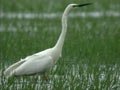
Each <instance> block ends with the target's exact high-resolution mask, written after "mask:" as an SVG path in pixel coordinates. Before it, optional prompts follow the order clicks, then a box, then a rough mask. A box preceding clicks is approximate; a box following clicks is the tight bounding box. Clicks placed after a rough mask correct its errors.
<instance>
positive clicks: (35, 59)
mask: <svg viewBox="0 0 120 90" xmlns="http://www.w3.org/2000/svg"><path fill="white" fill-rule="evenodd" d="M85 5H89V3H88V4H82V5H78V4H70V5H68V6H67V8H66V9H65V11H64V13H63V16H62V32H61V35H60V37H59V39H58V41H57V43H56V45H55V46H54V47H53V48H50V49H46V50H44V51H41V52H39V53H36V54H33V55H31V56H28V57H26V58H24V59H21V60H20V61H18V62H17V63H15V64H13V65H11V66H10V67H8V68H7V69H6V70H5V72H4V74H5V76H6V77H10V76H24V75H34V74H42V73H44V72H46V71H47V70H49V69H50V68H51V67H52V66H53V65H54V64H56V62H57V60H58V59H59V57H60V56H61V52H62V47H63V44H64V40H65V36H66V32H67V16H68V14H69V12H70V11H71V10H72V9H73V8H74V7H80V6H85Z"/></svg>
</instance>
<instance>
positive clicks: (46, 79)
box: [44, 73, 48, 82]
mask: <svg viewBox="0 0 120 90" xmlns="http://www.w3.org/2000/svg"><path fill="white" fill-rule="evenodd" d="M44 79H45V81H46V82H47V81H48V76H47V75H45V73H44Z"/></svg>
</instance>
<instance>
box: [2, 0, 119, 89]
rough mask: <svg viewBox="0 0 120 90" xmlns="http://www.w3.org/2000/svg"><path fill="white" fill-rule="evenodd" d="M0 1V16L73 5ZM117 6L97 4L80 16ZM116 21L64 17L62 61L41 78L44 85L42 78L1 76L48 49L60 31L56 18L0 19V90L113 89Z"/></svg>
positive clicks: (116, 78) (116, 75)
mask: <svg viewBox="0 0 120 90" xmlns="http://www.w3.org/2000/svg"><path fill="white" fill-rule="evenodd" d="M1 2H2V4H1V5H0V7H1V12H6V13H7V12H15V13H17V12H21V13H24V12H25V13H27V12H32V13H51V12H54V13H57V12H60V13H62V12H63V11H64V8H65V7H66V5H67V4H68V3H71V2H73V1H72V0H69V1H68V0H66V1H63V0H61V1H55V0H53V1H48V0H44V1H42V0H35V1H32V0H31V1H29V0H20V1H17V0H11V2H8V0H4V1H3V0H2V1H1ZM63 2H65V3H63ZM80 2H81V3H84V2H87V1H85V0H84V1H80ZM91 2H92V1H91ZM119 2H120V1H118V0H116V1H114V2H112V1H110V2H107V1H104V0H101V1H97V2H94V3H95V4H94V5H93V6H89V8H87V7H85V8H81V10H80V11H81V12H82V11H85V12H92V11H103V12H106V11H119V10H120V7H119V6H117V5H118V3H119ZM54 3H55V4H54ZM75 3H79V1H75ZM45 5H46V6H47V9H46V7H45ZM6 6H7V7H6ZM76 12H79V9H78V10H75V11H73V12H71V13H76ZM119 18H120V17H113V16H109V17H107V16H103V17H99V18H94V17H86V18H82V17H74V18H69V20H68V32H67V36H66V40H65V44H64V47H63V52H62V58H60V59H59V61H58V62H57V64H56V65H55V67H53V68H52V69H51V70H50V71H48V72H47V73H46V74H47V75H48V78H49V81H48V82H45V80H44V79H43V78H42V76H41V77H39V78H36V77H13V78H10V79H9V80H7V79H6V78H5V77H4V75H3V71H4V70H5V68H7V67H8V66H9V65H11V64H13V63H15V62H16V61H19V60H20V59H21V58H25V57H26V56H28V55H32V54H34V53H37V52H39V51H41V50H44V49H47V48H50V47H53V46H54V45H55V43H56V41H57V39H58V37H59V35H60V32H61V18H60V17H59V18H53V19H49V18H39V19H37V18H35V19H25V18H22V19H18V18H5V17H4V18H0V20H1V22H0V30H2V29H3V30H4V31H0V65H1V66H0V87H1V89H2V90H9V89H11V90H17V89H18V90H21V89H22V90H34V89H36V90H48V89H49V90H61V87H62V89H63V90H102V89H105V90H111V89H112V90H119V89H120V87H119V86H120V25H119V23H120V19H119Z"/></svg>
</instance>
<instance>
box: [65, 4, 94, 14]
mask: <svg viewBox="0 0 120 90" xmlns="http://www.w3.org/2000/svg"><path fill="white" fill-rule="evenodd" d="M91 4H92V3H85V4H69V5H68V6H67V8H66V11H67V12H69V11H70V10H71V9H74V8H77V7H83V6H87V5H91Z"/></svg>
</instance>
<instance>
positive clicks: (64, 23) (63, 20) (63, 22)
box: [55, 7, 71, 50]
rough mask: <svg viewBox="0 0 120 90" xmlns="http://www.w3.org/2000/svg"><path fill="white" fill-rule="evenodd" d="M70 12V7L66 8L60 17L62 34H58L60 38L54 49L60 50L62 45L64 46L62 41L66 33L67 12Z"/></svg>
mask: <svg viewBox="0 0 120 90" xmlns="http://www.w3.org/2000/svg"><path fill="white" fill-rule="evenodd" d="M70 10H71V7H67V8H66V9H65V11H64V13H63V16H62V32H61V34H60V37H59V39H58V41H57V43H56V45H55V48H57V49H59V50H62V47H63V44H64V40H65V36H66V32H67V16H68V13H69V11H70Z"/></svg>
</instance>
